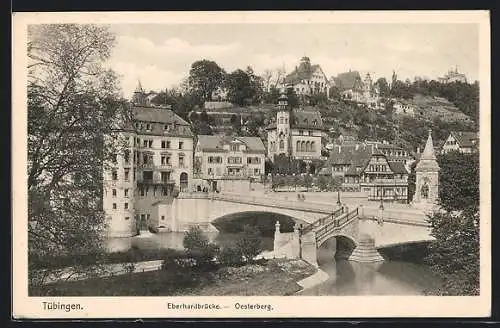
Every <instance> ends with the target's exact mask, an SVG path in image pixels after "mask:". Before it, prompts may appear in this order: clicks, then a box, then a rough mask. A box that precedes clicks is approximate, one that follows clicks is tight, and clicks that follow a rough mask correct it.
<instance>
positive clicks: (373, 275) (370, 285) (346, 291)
mask: <svg viewBox="0 0 500 328" xmlns="http://www.w3.org/2000/svg"><path fill="white" fill-rule="evenodd" d="M319 251H320V253H319V255H318V263H319V266H320V268H321V269H322V270H323V271H325V272H326V273H328V275H329V276H330V279H329V280H327V281H325V282H323V283H321V284H320V285H317V286H315V287H312V288H309V289H307V290H304V291H303V292H301V295H316V296H320V295H344V296H347V295H351V296H355V295H391V296H395V295H423V292H424V290H426V289H431V288H432V287H434V286H436V285H437V284H438V282H439V280H438V279H437V278H436V277H435V276H433V275H432V273H431V272H430V270H429V269H428V268H427V267H425V266H424V265H418V264H413V263H409V262H402V261H385V262H376V263H358V262H351V261H347V260H335V259H334V258H333V253H332V251H328V250H325V249H320V250H319Z"/></svg>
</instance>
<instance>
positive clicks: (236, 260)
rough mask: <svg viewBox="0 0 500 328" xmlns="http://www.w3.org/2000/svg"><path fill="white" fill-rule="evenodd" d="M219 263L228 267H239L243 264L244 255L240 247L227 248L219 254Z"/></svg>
mask: <svg viewBox="0 0 500 328" xmlns="http://www.w3.org/2000/svg"><path fill="white" fill-rule="evenodd" d="M219 263H220V264H222V265H226V266H238V265H241V264H242V263H243V254H242V253H241V250H240V248H239V247H225V248H223V249H222V251H221V252H220V254H219Z"/></svg>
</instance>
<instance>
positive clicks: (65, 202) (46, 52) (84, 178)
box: [28, 24, 130, 284]
mask: <svg viewBox="0 0 500 328" xmlns="http://www.w3.org/2000/svg"><path fill="white" fill-rule="evenodd" d="M114 43H115V37H114V35H113V34H112V33H111V32H110V31H109V29H108V27H105V26H96V25H86V24H61V25H52V24H50V25H31V26H29V28H28V58H29V60H28V218H29V222H30V224H29V226H28V252H29V259H30V263H33V261H36V260H37V258H38V259H39V258H40V257H55V258H57V257H64V256H78V255H79V254H88V253H92V254H95V255H96V258H97V257H99V256H100V255H102V254H104V250H103V247H102V245H103V238H104V231H105V227H106V219H105V216H104V212H103V210H102V196H103V194H102V190H103V188H102V174H103V168H105V164H106V162H107V161H109V160H111V159H112V157H113V154H116V153H118V152H122V151H123V146H124V143H123V141H125V140H120V138H118V137H117V135H116V134H114V133H113V132H114V131H115V130H116V128H120V127H124V126H126V124H128V123H129V122H130V110H129V107H128V106H125V102H124V101H123V100H121V99H120V98H119V96H118V91H119V90H118V87H117V78H116V75H115V74H114V72H112V71H111V70H109V69H106V68H105V67H106V66H105V62H106V60H107V59H108V58H109V56H110V54H111V50H112V48H113V46H114ZM105 141H106V142H105ZM107 141H109V142H107ZM30 268H32V267H31V264H30ZM73 269H74V271H75V272H76V271H78V270H82V271H86V268H83V267H79V266H78V265H76V266H74V268H73ZM54 271H57V270H56V269H55V268H54V267H50V266H49V267H45V268H44V270H41V271H36V273H35V271H31V270H30V272H29V274H30V281H31V283H32V284H39V283H40V284H41V283H43V280H44V279H45V278H46V277H47V275H48V274H53V273H54ZM38 273H39V274H40V275H38ZM82 273H83V272H82ZM85 273H89V274H92V273H95V272H94V271H91V272H90V271H89V272H85Z"/></svg>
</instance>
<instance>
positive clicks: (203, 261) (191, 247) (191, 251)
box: [182, 227, 219, 267]
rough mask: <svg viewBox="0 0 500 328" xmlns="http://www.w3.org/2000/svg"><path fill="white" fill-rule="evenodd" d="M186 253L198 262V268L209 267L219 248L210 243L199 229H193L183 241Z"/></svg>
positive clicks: (190, 229)
mask: <svg viewBox="0 0 500 328" xmlns="http://www.w3.org/2000/svg"><path fill="white" fill-rule="evenodd" d="M182 243H183V245H184V248H185V249H186V253H187V254H188V255H189V256H190V257H191V258H193V259H194V260H195V261H196V265H197V266H199V267H200V266H207V265H209V264H211V263H212V262H213V259H214V257H215V256H216V255H217V253H218V252H219V247H218V246H217V245H215V244H213V243H210V242H209V240H208V238H207V236H205V235H204V234H203V232H202V231H201V229H200V228H199V227H191V228H189V231H188V232H186V235H185V236H184V240H183V242H182Z"/></svg>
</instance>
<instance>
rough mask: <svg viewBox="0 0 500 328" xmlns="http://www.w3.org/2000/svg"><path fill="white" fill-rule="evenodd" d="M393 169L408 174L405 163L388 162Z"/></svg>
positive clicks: (398, 172) (395, 171)
mask: <svg viewBox="0 0 500 328" xmlns="http://www.w3.org/2000/svg"><path fill="white" fill-rule="evenodd" d="M387 163H388V164H389V167H390V168H391V171H392V172H394V173H397V174H408V170H406V167H405V165H404V164H403V163H402V162H389V161H388V162H387Z"/></svg>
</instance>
